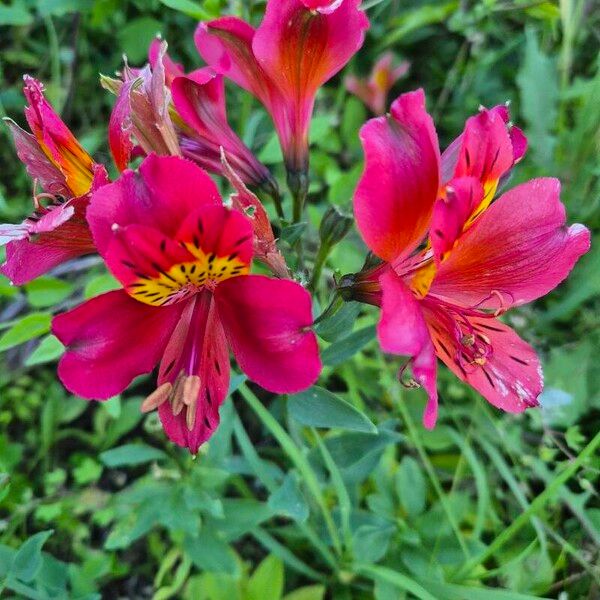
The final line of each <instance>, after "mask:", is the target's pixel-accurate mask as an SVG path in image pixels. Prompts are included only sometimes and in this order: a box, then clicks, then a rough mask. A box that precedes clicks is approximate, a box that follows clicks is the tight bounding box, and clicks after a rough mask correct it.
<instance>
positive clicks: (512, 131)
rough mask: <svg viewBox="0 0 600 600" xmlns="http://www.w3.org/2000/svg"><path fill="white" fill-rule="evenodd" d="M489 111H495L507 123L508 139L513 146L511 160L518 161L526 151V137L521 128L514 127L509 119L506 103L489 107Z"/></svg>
mask: <svg viewBox="0 0 600 600" xmlns="http://www.w3.org/2000/svg"><path fill="white" fill-rule="evenodd" d="M490 112H495V113H497V114H498V115H500V117H501V118H502V120H503V121H504V122H505V123H506V124H507V125H508V131H509V135H510V141H511V143H512V146H513V162H515V163H518V162H519V161H520V160H521V159H522V158H523V156H525V153H526V152H527V144H528V142H527V137H525V134H524V133H523V131H522V130H521V129H519V128H518V127H515V126H514V125H513V124H512V123H511V120H510V111H509V108H508V105H507V104H499V105H498V106H494V108H490Z"/></svg>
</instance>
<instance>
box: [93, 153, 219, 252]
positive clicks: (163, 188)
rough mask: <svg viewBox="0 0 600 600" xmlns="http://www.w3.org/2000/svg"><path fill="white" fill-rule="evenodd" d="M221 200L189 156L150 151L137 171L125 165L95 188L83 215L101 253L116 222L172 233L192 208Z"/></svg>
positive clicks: (110, 237)
mask: <svg viewBox="0 0 600 600" xmlns="http://www.w3.org/2000/svg"><path fill="white" fill-rule="evenodd" d="M221 203H222V201H221V197H220V195H219V190H218V189H217V186H216V185H215V183H214V182H213V181H212V179H211V178H210V177H209V176H208V175H207V174H206V173H205V172H204V171H203V170H202V169H201V168H200V167H198V166H197V165H195V164H194V163H193V162H191V161H189V160H186V159H184V158H179V157H176V156H168V157H167V156H161V157H159V156H156V155H152V154H151V155H150V156H148V158H146V159H145V160H144V161H143V162H142V164H141V165H140V168H139V174H138V173H135V172H133V171H125V172H124V173H123V174H122V175H121V177H120V178H119V179H118V180H117V181H115V182H114V183H111V184H109V185H106V186H104V187H102V188H100V189H99V190H97V191H95V192H94V193H93V194H92V200H91V202H90V206H89V208H88V211H87V218H88V221H89V223H90V228H91V230H92V233H93V236H94V241H95V242H96V245H97V247H98V251H99V252H100V253H101V254H103V253H104V252H106V250H107V247H108V244H109V243H110V242H111V240H112V239H113V225H115V224H117V225H119V226H120V227H124V226H126V225H129V224H131V223H136V224H139V225H146V226H149V227H154V228H155V229H158V230H159V231H161V232H162V233H164V235H165V236H166V237H170V238H173V237H174V236H175V234H176V232H177V230H178V229H179V227H180V225H181V223H182V222H183V221H184V220H185V219H186V218H187V216H188V215H189V214H190V213H191V212H194V211H195V210H197V209H198V208H200V207H201V206H205V205H220V204H221Z"/></svg>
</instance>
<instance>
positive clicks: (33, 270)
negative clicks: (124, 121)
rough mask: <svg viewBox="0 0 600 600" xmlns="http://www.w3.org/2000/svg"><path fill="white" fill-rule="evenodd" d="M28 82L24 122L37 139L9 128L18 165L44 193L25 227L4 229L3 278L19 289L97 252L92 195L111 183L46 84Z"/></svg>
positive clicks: (0, 232) (1, 227) (27, 78)
mask: <svg viewBox="0 0 600 600" xmlns="http://www.w3.org/2000/svg"><path fill="white" fill-rule="evenodd" d="M24 80H25V86H24V93H25V97H26V99H27V101H28V102H29V106H28V107H26V109H25V117H26V119H27V122H28V124H29V127H30V128H31V131H32V132H33V133H28V132H26V131H24V130H23V129H21V128H20V127H19V126H18V125H17V124H16V123H14V122H13V121H11V120H7V123H8V126H9V127H10V130H11V133H12V136H13V140H14V143H15V148H16V150H17V155H18V157H19V159H20V160H21V161H22V162H23V164H24V165H25V167H26V169H27V172H28V173H29V175H30V177H31V178H32V179H33V180H34V182H38V183H39V184H40V185H41V187H42V189H43V190H44V193H37V192H35V193H34V212H33V214H32V215H30V216H29V217H28V218H27V219H25V221H23V222H22V223H21V224H19V225H0V245H4V244H8V245H7V248H6V263H5V264H4V265H3V266H2V267H0V272H2V273H3V274H4V275H6V276H7V277H8V278H9V279H10V280H11V281H12V282H13V283H14V284H15V285H23V284H24V283H27V282H28V281H30V280H32V279H35V278H36V277H39V276H40V275H42V274H44V273H46V272H48V271H49V270H50V269H52V268H53V267H55V266H57V265H59V264H60V263H62V262H65V261H66V260H69V259H71V258H76V257H78V256H81V255H83V254H89V253H92V252H94V251H95V247H94V244H93V241H92V237H91V234H90V230H89V227H88V225H87V222H86V220H85V209H86V206H87V204H88V201H89V197H88V193H89V192H90V191H91V190H94V189H97V188H99V187H101V186H102V185H104V184H105V183H107V182H108V175H107V173H106V169H105V168H104V166H103V165H100V164H98V163H95V162H94V160H93V159H92V157H91V156H90V155H89V154H88V153H87V152H86V151H85V150H84V149H83V148H82V147H81V144H80V143H79V142H78V141H77V139H76V138H75V136H74V135H73V134H72V133H71V131H70V130H69V128H68V127H67V126H66V125H65V123H64V122H63V121H62V120H61V118H60V117H59V116H58V115H57V114H56V112H55V111H54V109H53V108H52V106H51V105H50V103H49V102H48V101H47V100H46V98H45V97H44V93H43V87H42V84H41V83H40V82H38V81H37V80H35V79H33V78H32V77H30V76H28V75H25V77H24ZM42 200H43V201H42Z"/></svg>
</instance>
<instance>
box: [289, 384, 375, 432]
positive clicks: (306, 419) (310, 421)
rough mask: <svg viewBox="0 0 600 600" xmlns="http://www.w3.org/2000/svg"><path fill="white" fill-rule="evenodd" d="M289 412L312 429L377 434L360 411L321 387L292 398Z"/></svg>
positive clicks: (315, 387) (373, 426) (314, 387)
mask: <svg viewBox="0 0 600 600" xmlns="http://www.w3.org/2000/svg"><path fill="white" fill-rule="evenodd" d="M288 410H289V412H290V415H291V416H292V418H294V419H296V421H298V422H299V423H302V424H303V425H308V426H310V427H336V428H338V429H348V430H350V431H361V432H363V433H377V427H375V425H373V423H372V422H371V421H370V420H369V419H368V417H367V416H366V415H364V414H363V413H362V412H361V411H360V410H358V409H357V408H355V407H354V406H352V404H349V403H348V402H346V401H345V400H342V399H341V398H340V397H339V396H336V395H335V394H332V393H331V392H329V391H327V390H326V389H324V388H321V387H319V386H313V387H312V388H310V389H308V390H306V391H305V392H300V393H299V394H294V395H293V396H290V398H289V401H288Z"/></svg>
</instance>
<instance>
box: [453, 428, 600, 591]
mask: <svg viewBox="0 0 600 600" xmlns="http://www.w3.org/2000/svg"><path fill="white" fill-rule="evenodd" d="M599 446H600V432H598V433H597V434H596V435H595V437H594V438H593V439H592V440H591V442H590V443H589V444H588V445H587V446H586V447H585V448H584V449H583V450H582V452H581V454H580V455H579V456H578V457H577V458H576V459H575V460H574V461H573V462H571V463H570V464H569V466H568V467H566V468H565V470H564V471H563V472H562V473H560V474H559V475H557V476H556V477H555V478H554V480H553V481H552V482H551V483H550V484H549V485H548V487H547V488H546V489H545V490H544V491H543V492H542V493H541V494H540V495H539V496H538V497H537V498H536V499H535V500H534V501H533V502H532V503H531V504H530V505H529V507H528V508H527V510H525V511H524V512H522V513H521V514H520V515H519V516H518V517H517V518H516V519H515V520H514V521H513V522H512V523H511V524H510V525H509V526H508V527H507V528H506V529H505V530H504V531H502V533H501V534H500V535H499V536H498V537H496V539H495V540H494V541H493V542H492V543H491V544H490V545H489V546H488V547H487V548H486V549H485V550H484V551H483V552H481V553H480V554H479V555H478V556H475V557H474V558H472V559H471V560H468V561H467V562H466V563H465V564H464V565H463V567H462V568H461V569H459V570H458V571H457V573H456V574H455V575H454V577H453V579H454V580H458V579H464V578H465V577H466V576H468V575H469V574H470V573H471V572H472V571H473V570H474V569H475V568H477V567H478V566H479V565H481V564H483V563H484V562H485V561H486V560H487V559H488V558H490V557H491V556H493V555H494V554H495V553H496V552H498V550H500V548H502V547H503V546H504V544H506V542H508V541H509V540H510V539H512V538H513V537H514V536H515V535H516V534H517V533H518V532H519V531H520V530H521V529H522V528H523V527H524V526H525V525H526V524H527V523H528V522H529V520H530V519H531V516H532V515H535V514H537V513H538V512H539V511H540V510H541V509H542V508H543V507H544V506H545V505H546V503H547V502H549V501H550V500H551V499H552V497H553V496H554V495H555V494H557V493H558V492H559V490H560V488H561V487H562V486H563V485H564V484H565V483H566V482H567V481H568V480H569V479H570V478H571V477H573V475H575V473H576V472H577V470H578V469H579V468H580V467H581V466H582V465H583V463H584V462H585V461H586V460H587V459H588V458H589V457H590V456H591V455H592V454H593V453H594V451H595V450H596V449H597V448H598V447H599Z"/></svg>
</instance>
